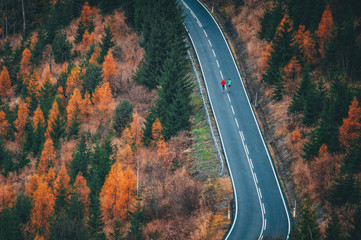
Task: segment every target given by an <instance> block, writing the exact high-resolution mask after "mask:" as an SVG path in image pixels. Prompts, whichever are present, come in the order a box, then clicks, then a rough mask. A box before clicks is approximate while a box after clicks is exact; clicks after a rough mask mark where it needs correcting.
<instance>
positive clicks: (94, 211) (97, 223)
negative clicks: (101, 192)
mask: <svg viewBox="0 0 361 240" xmlns="http://www.w3.org/2000/svg"><path fill="white" fill-rule="evenodd" d="M103 227H104V220H103V213H102V211H101V209H100V201H99V196H97V195H93V194H91V195H90V208H89V219H88V229H89V236H90V239H94V240H105V239H106V236H105V233H104V231H103Z"/></svg>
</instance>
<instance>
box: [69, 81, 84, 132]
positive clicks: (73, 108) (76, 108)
mask: <svg viewBox="0 0 361 240" xmlns="http://www.w3.org/2000/svg"><path fill="white" fill-rule="evenodd" d="M82 105H83V99H82V97H81V93H80V91H79V89H78V88H75V89H74V92H73V94H72V95H71V98H70V100H69V102H68V106H67V107H66V112H67V114H68V115H67V116H68V118H67V121H66V127H67V129H69V128H70V126H71V124H72V122H73V121H74V119H75V116H76V115H77V114H79V113H80V109H82Z"/></svg>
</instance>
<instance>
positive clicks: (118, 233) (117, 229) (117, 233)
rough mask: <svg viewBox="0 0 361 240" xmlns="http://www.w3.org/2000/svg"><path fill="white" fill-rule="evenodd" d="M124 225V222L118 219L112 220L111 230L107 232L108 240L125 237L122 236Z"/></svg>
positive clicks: (119, 239) (118, 239)
mask: <svg viewBox="0 0 361 240" xmlns="http://www.w3.org/2000/svg"><path fill="white" fill-rule="evenodd" d="M123 227H124V224H123V223H122V222H121V221H120V220H117V219H116V220H114V223H113V232H110V233H109V239H110V240H123V239H125V238H124V237H123V235H124V231H123V230H122V228H123Z"/></svg>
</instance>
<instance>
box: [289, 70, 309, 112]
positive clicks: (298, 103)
mask: <svg viewBox="0 0 361 240" xmlns="http://www.w3.org/2000/svg"><path fill="white" fill-rule="evenodd" d="M311 86H312V80H311V76H310V73H309V71H308V70H307V69H306V70H304V71H303V77H302V80H301V82H300V86H299V87H298V88H297V89H296V91H295V93H294V95H293V97H292V101H291V104H290V105H289V107H288V114H291V113H303V111H304V109H305V106H304V104H305V98H306V96H307V95H308V94H311V93H309V91H310V90H311Z"/></svg>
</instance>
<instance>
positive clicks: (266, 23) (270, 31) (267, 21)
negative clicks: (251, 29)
mask: <svg viewBox="0 0 361 240" xmlns="http://www.w3.org/2000/svg"><path fill="white" fill-rule="evenodd" d="M282 16H283V9H282V4H281V3H279V2H276V5H275V6H274V7H273V8H270V9H267V10H266V11H265V13H264V14H263V17H262V19H261V29H260V31H259V32H258V37H259V38H260V39H265V40H267V41H268V42H270V41H272V39H273V37H274V35H275V32H276V30H277V27H278V25H279V24H280V22H281V20H282Z"/></svg>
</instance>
